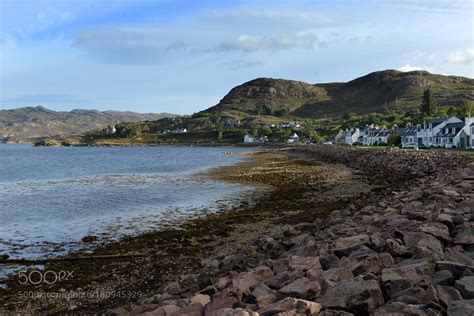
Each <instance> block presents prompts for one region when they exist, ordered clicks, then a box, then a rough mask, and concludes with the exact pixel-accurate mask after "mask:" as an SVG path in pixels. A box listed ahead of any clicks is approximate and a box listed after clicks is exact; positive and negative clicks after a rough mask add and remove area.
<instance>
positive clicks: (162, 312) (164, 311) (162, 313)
mask: <svg viewBox="0 0 474 316" xmlns="http://www.w3.org/2000/svg"><path fill="white" fill-rule="evenodd" d="M180 309H181V307H179V306H177V305H174V304H172V305H165V306H161V307H159V308H157V309H155V310H153V311H151V312H149V313H146V315H148V316H168V315H171V314H172V313H174V312H177V311H179V310H180Z"/></svg>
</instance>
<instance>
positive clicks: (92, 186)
mask: <svg viewBox="0 0 474 316" xmlns="http://www.w3.org/2000/svg"><path fill="white" fill-rule="evenodd" d="M243 151H248V149H239V148H199V147H150V148H34V147H32V146H29V145H0V253H7V254H9V255H10V256H11V257H13V258H18V257H21V258H38V257H45V256H50V255H55V254H61V253H64V252H67V251H70V250H71V249H77V248H81V247H84V244H83V243H82V242H81V239H82V238H83V237H84V236H87V235H95V236H99V237H100V241H99V242H103V241H108V240H115V239H117V238H119V237H121V236H124V235H130V234H131V235H133V234H137V233H140V232H144V231H147V230H151V229H157V228H159V227H163V226H164V225H167V224H170V223H176V222H177V221H179V220H180V219H182V218H183V217H189V216H191V215H193V214H194V215H196V214H202V213H203V212H212V211H215V210H216V209H217V207H219V206H223V205H227V206H228V205H229V204H231V202H232V201H238V200H239V199H242V198H243V196H244V195H245V194H246V193H247V192H249V190H251V188H250V187H248V186H241V185H238V184H229V183H223V182H218V181H212V180H208V179H205V178H203V177H196V176H195V175H196V173H199V172H201V171H204V170H206V169H209V168H212V167H216V166H222V165H230V164H234V163H236V162H238V161H240V160H242V159H243V158H242V156H238V155H228V154H226V153H227V152H243Z"/></svg>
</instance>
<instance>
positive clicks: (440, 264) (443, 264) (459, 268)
mask: <svg viewBox="0 0 474 316" xmlns="http://www.w3.org/2000/svg"><path fill="white" fill-rule="evenodd" d="M436 267H437V268H438V269H439V270H448V271H450V272H451V273H452V274H453V276H454V278H455V279H458V278H459V277H460V276H461V275H462V274H463V273H464V272H465V271H466V270H468V271H470V272H474V267H472V266H469V265H466V264H462V263H459V262H453V261H436Z"/></svg>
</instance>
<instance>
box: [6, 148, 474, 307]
mask: <svg viewBox="0 0 474 316" xmlns="http://www.w3.org/2000/svg"><path fill="white" fill-rule="evenodd" d="M287 148H288V149H285V148H280V149H268V150H266V151H265V152H261V153H258V154H255V155H254V156H255V157H254V159H253V160H252V162H251V163H248V164H242V165H237V166H233V167H223V169H221V170H217V171H216V173H215V174H214V176H217V177H218V178H220V179H223V180H226V181H237V182H240V183H242V182H244V183H245V182H246V181H250V182H257V183H262V182H263V183H264V184H265V185H271V186H272V187H273V188H274V189H273V190H269V191H268V192H266V193H265V194H263V195H262V196H261V197H260V198H258V199H256V200H255V201H249V202H247V203H243V205H240V206H239V207H237V208H236V209H233V210H230V211H226V212H220V213H215V214H209V215H206V216H205V217H203V218H197V219H192V220H189V221H188V222H186V223H183V226H182V227H181V229H173V230H167V231H159V232H154V233H151V234H148V235H146V236H138V237H134V238H130V239H125V240H122V241H121V242H120V243H116V244H112V245H105V246H104V247H103V248H101V249H98V250H97V251H96V252H95V254H96V255H107V254H127V253H133V251H135V252H136V251H137V249H139V250H144V249H145V250H147V253H146V255H145V256H144V257H133V256H132V257H129V258H120V259H117V260H114V261H113V262H110V260H107V259H95V260H94V263H91V262H89V263H86V262H83V261H81V260H76V261H74V260H71V261H70V262H68V265H67V267H73V268H74V271H75V273H77V274H76V275H77V276H80V277H83V278H82V279H81V280H70V281H69V282H63V283H61V284H57V285H53V286H49V287H46V288H44V287H43V288H42V287H41V286H40V287H36V288H34V289H33V290H34V291H40V290H47V291H50V292H59V293H74V292H77V291H79V290H78V289H80V291H86V290H87V291H89V290H93V291H99V292H100V291H102V292H106V291H112V293H116V291H119V290H121V291H126V292H127V291H128V292H127V293H130V291H132V292H133V293H132V294H134V293H137V291H140V293H141V294H140V297H136V296H135V297H128V298H123V297H113V298H112V297H107V298H105V299H104V298H103V297H102V298H101V297H93V298H90V299H87V300H80V299H74V300H70V301H67V300H61V299H59V300H58V299H56V300H49V301H47V302H45V301H44V300H32V299H29V300H27V301H25V300H21V299H18V297H17V300H16V301H14V299H15V296H14V295H15V289H14V290H13V291H10V293H7V294H9V295H10V296H8V297H7V302H9V305H7V306H6V310H8V311H12V310H15V309H17V310H21V311H24V310H25V308H26V303H27V302H28V303H30V304H31V305H30V306H32V308H34V311H36V312H42V313H49V314H55V313H56V314H61V313H64V312H67V311H69V312H73V313H76V312H77V313H99V312H101V313H103V312H106V311H108V312H110V313H111V314H118V315H127V314H128V315H136V314H141V313H145V312H147V311H150V312H151V311H153V312H157V313H160V311H161V312H163V311H165V310H167V309H170V308H173V309H174V310H182V312H183V313H186V311H187V312H189V313H191V311H192V310H193V308H195V309H197V310H199V311H200V312H199V311H197V312H196V311H195V312H196V313H197V314H199V313H202V311H203V310H204V311H205V312H206V313H207V312H212V311H213V310H214V312H215V311H216V308H217V307H220V308H223V307H226V308H237V307H242V308H244V309H246V310H248V311H257V310H258V311H259V312H262V313H263V314H264V315H266V313H267V312H265V308H270V307H271V306H273V305H272V304H278V302H277V301H278V299H280V298H281V297H282V295H283V297H288V296H291V297H293V298H292V299H296V300H300V301H301V299H305V300H310V301H304V302H306V303H304V302H303V303H304V304H306V305H305V306H310V307H311V306H313V305H311V304H317V305H314V306H316V307H318V306H319V307H318V308H319V309H321V308H325V309H328V311H329V310H330V309H331V308H335V309H337V310H341V309H342V310H346V311H356V310H357V311H360V312H361V313H369V312H370V313H372V312H373V311H374V310H375V309H376V308H386V309H385V312H386V313H387V312H390V311H391V310H390V309H387V308H389V307H390V306H391V305H390V304H392V303H391V302H392V301H390V297H391V296H393V295H394V294H393V293H391V292H390V284H391V283H390V282H392V281H391V280H390V282H389V283H386V281H384V280H385V279H382V280H380V278H381V277H382V276H383V273H382V272H384V271H386V269H397V268H396V267H397V266H398V265H402V267H405V265H404V264H405V261H406V260H408V262H412V261H413V260H414V259H407V258H410V257H411V256H414V258H417V257H416V256H417V254H419V253H422V254H424V255H426V256H428V257H430V256H435V257H434V258H435V259H434V260H436V258H437V260H440V259H442V258H443V257H439V251H440V250H438V248H436V249H437V250H436V251H438V252H434V250H433V249H432V248H430V247H431V246H428V248H426V247H427V246H425V244H424V243H425V242H429V243H431V244H433V245H438V244H437V243H436V242H435V241H434V240H432V239H430V238H433V237H429V235H427V234H426V233H424V234H422V235H420V238H421V243H422V244H411V243H410V242H408V239H406V238H408V237H405V240H403V239H402V240H401V241H400V237H398V235H397V234H399V233H398V232H397V231H401V234H402V236H411V235H409V234H413V233H412V232H411V230H410V229H415V231H417V230H416V229H417V227H419V225H420V224H416V225H415V226H413V225H414V224H415V222H416V221H420V220H421V221H423V220H422V218H423V216H424V215H416V216H417V217H413V218H416V220H415V222H414V223H413V224H411V222H410V221H412V220H414V219H412V218H411V217H409V218H408V219H407V218H406V216H407V215H406V213H403V212H402V213H401V214H399V213H397V212H400V210H404V208H403V209H402V206H403V207H406V206H405V205H411V204H410V203H414V201H417V200H419V201H421V202H417V203H430V201H431V202H434V201H436V202H435V203H445V204H446V203H448V204H446V205H451V204H452V203H460V202H462V201H470V199H473V198H474V194H471V195H469V192H470V191H469V187H467V188H466V187H458V186H455V187H454V188H453V185H452V184H451V183H462V181H464V182H466V181H468V183H469V181H471V180H462V177H463V176H462V173H461V174H460V172H461V170H465V168H469V167H467V166H472V163H471V165H469V161H468V160H467V158H465V157H461V156H460V155H454V154H448V153H440V152H398V151H377V152H374V151H370V150H360V149H353V148H345V147H338V146H334V147H332V146H297V147H287ZM462 168H464V169H462ZM471 169H472V167H471ZM468 170H469V169H468ZM459 177H460V178H459ZM459 179H461V180H459ZM469 179H470V178H469ZM472 179H474V175H472ZM460 181H461V182H460ZM465 185H466V184H465ZM424 186H428V188H433V189H429V190H431V191H426V190H425V189H423V187H424ZM407 189H409V190H407ZM439 190H441V191H439ZM470 190H471V192H472V187H471V188H470ZM411 191H413V192H411ZM438 192H442V193H441V194H442V196H443V199H441V200H440V198H439V194H440V193H438ZM443 192H446V195H443V194H444V193H443ZM451 192H455V193H451ZM430 194H434V195H433V197H430V196H431V195H430ZM449 194H451V195H452V196H449ZM457 197H463V198H462V199H459V198H457ZM430 198H431V199H432V200H430ZM456 198H457V200H456V201H454V199H456ZM446 199H453V202H449V201H447V200H446ZM439 201H441V202H439ZM450 203H451V204H450ZM443 205H444V204H443ZM453 205H454V204H453ZM418 209H420V206H419V205H418V206H417V207H416V208H415V210H414V211H417V210H418ZM421 210H422V209H421ZM421 210H419V211H421ZM462 210H463V208H461V212H464V211H462ZM414 211H413V212H414ZM377 212H379V213H381V214H382V215H380V214H379V213H377ZM384 212H385V213H384ZM437 212H439V211H437ZM392 213H393V214H392ZM329 214H331V216H330V217H328V215H329ZM397 214H398V215H397ZM436 214H437V213H436ZM461 214H462V215H461V216H462V217H464V219H463V221H462V223H465V221H468V220H469V219H468V218H466V216H467V215H466V213H461ZM367 216H369V217H370V216H374V217H373V218H372V219H369V218H367ZM376 216H378V217H376ZM386 216H391V217H388V219H390V220H392V221H395V224H390V223H391V222H387V223H386V222H383V221H382V219H383V218H385V217H386ZM410 216H411V215H410ZM413 216H415V215H413ZM399 218H400V220H401V219H403V220H404V221H403V223H404V224H403V225H401V226H400V227H398V226H399V225H396V220H397V219H399ZM356 222H357V223H356ZM372 222H374V223H376V222H380V224H378V225H376V226H374V225H375V224H371V223H372ZM421 223H422V222H421ZM391 225H396V226H395V229H398V230H395V232H394V234H395V237H389V236H390V235H384V234H385V233H384V234H382V235H380V233H379V230H380V229H382V231H385V230H386V231H387V234H392V232H393V227H392V226H391ZM437 225H438V224H437ZM443 225H444V224H443ZM462 225H464V224H462ZM412 226H413V228H411V227H412ZM435 226H436V225H435ZM438 226H439V225H438ZM462 227H464V226H461V227H459V228H458V227H457V226H456V228H455V229H454V230H453V231H452V234H454V235H455V234H457V232H458V231H460V232H462V229H463V228H462ZM407 229H408V232H404V230H407ZM431 233H432V234H433V232H431ZM377 234H379V235H377ZM418 234H420V233H418ZM434 234H435V235H436V233H434ZM361 236H367V237H363V238H362V237H361ZM368 236H376V239H374V240H373V239H372V237H370V238H369V237H368ZM440 237H441V238H442V240H444V238H446V237H445V236H444V235H443V236H440ZM359 238H361V239H360V240H359ZM366 238H369V239H366ZM391 238H393V240H395V241H396V243H401V244H400V245H399V246H397V247H398V248H393V249H392V248H390V247H389V248H387V247H388V246H387V243H388V244H390V245H392V244H393V242H392V241H390V240H392V239H391ZM453 238H454V237H453ZM456 238H457V237H456ZM368 240H370V242H369V241H368ZM379 241H380V242H379ZM382 241H383V242H384V243H385V244H384V243H382ZM374 243H375V244H374ZM438 243H439V241H438ZM431 244H430V245H431ZM315 245H318V246H317V247H316V246H315ZM384 245H385V246H384ZM393 245H395V244H393ZM447 246H449V244H447ZM447 246H446V247H447ZM364 247H365V248H364ZM403 247H405V248H403ZM436 247H438V246H436ZM439 247H441V246H439ZM449 249H451V248H449ZM449 249H448V248H446V250H445V251H446V252H447V253H448V256H452V253H453V251H458V252H459V251H461V250H449ZM453 249H457V248H453ZM362 250H363V251H362ZM448 250H449V251H451V252H448ZM361 251H362V252H361ZM442 251H443V250H441V252H442ZM352 252H354V254H356V253H357V254H358V255H357V256H355V257H353V256H352V254H351V253H352ZM345 256H348V257H349V258H347V259H344V258H345ZM374 256H375V257H374ZM463 256H465V255H464V254H456V256H455V257H456V258H464V257H463ZM292 258H293V259H292ZM295 258H298V260H302V261H301V262H300V261H298V262H299V263H298V264H299V265H301V264H303V265H304V262H313V261H314V265H315V266H314V269H310V270H308V269H306V270H305V269H304V266H303V270H302V271H300V270H299V269H295V268H294V267H292V264H296V263H291V262H292V260H295ZM367 258H372V259H370V260H369V259H367ZM303 259H304V260H303ZM382 259H383V264H382V267H380V263H377V265H376V267H375V266H374V264H375V263H374V262H379V261H380V260H382ZM288 260H289V261H288ZM360 260H362V261H360ZM365 260H369V261H365ZM371 260H372V261H371ZM374 260H375V261H374ZM410 260H411V261H410ZM457 260H464V259H457ZM289 262H290V263H289ZM431 262H433V263H431ZM288 264H290V266H288ZM308 264H313V263H308ZM347 264H349V266H348V265H347ZM431 264H433V265H434V261H430V263H429V267H430V269H429V271H430V272H427V273H433V272H434V271H435V269H434V268H432V267H431ZM321 265H322V266H321ZM352 265H355V266H356V267H359V268H357V269H356V270H352V269H355V268H353V267H352ZM64 267H65V266H64V263H63V264H61V263H51V264H50V265H48V268H51V269H61V268H64ZM423 267H424V266H423ZM347 269H349V270H347ZM403 269H405V268H403ZM431 269H432V270H431ZM258 271H260V272H258ZM262 271H263V272H262ZM310 271H312V272H311V273H310ZM347 271H349V272H350V276H349V275H348V274H347ZM394 271H398V270H394ZM403 271H405V270H403ZM81 273H83V274H81ZM255 273H257V274H255ZM260 273H263V274H264V275H265V277H264V276H263V275H261V274H260ZM328 273H329V274H328ZM334 273H335V274H334ZM361 273H362V274H361ZM384 273H385V272H384ZM393 273H395V272H393ZM397 273H398V272H397ZM270 274H271V275H270ZM282 274H283V275H285V276H286V277H285V278H288V279H285V280H283V279H281V280H280V281H278V282H277V283H272V284H273V285H271V287H270V289H265V291H267V292H268V291H269V292H268V293H267V294H265V295H264V296H263V297H265V299H264V301H259V300H260V295H262V293H260V294H256V293H254V294H252V293H253V292H251V291H252V289H253V288H254V287H255V286H257V283H254V282H255V281H258V282H264V280H266V279H268V280H266V281H265V282H276V281H271V279H272V278H276V275H282ZM256 275H260V277H259V278H261V279H258V280H253V281H251V279H255V277H256ZM337 275H340V276H343V277H342V278H341V279H340V278H336V279H332V278H333V277H334V276H337ZM411 277H412V276H411V275H407V276H402V277H401V279H407V278H408V279H409V281H410V283H409V284H408V290H410V289H411V288H412V287H415V285H416V283H415V282H416V280H414V281H413V283H412V280H411V279H410V278H411ZM456 277H457V278H459V277H460V276H459V275H457V276H456ZM246 278H250V279H246ZM262 278H263V279H262ZM265 278H266V279H265ZM298 278H299V279H298ZM295 279H297V280H296V281H295ZM236 280H237V281H236ZM238 280H246V281H238ZM298 280H299V281H298ZM307 280H309V281H307ZM373 280H378V282H379V284H381V285H380V286H382V289H381V288H380V287H379V286H378V285H377V286H375V283H374V282H373ZM293 281H295V282H297V281H298V282H311V283H310V284H311V288H310V290H309V292H307V291H308V289H307V288H306V286H309V285H308V284H307V283H305V284H306V285H304V286H303V288H299V287H298V286H296V285H293V288H292V292H289V293H287V294H286V295H285V294H284V293H283V292H282V289H283V286H286V285H288V286H289V285H290V283H291V282H293ZM242 282H244V283H242ZM246 282H247V283H246ZM248 282H250V283H248ZM354 282H355V283H354ZM394 282H397V281H396V280H395V281H394ZM11 284H12V285H13V286H15V284H14V280H12V283H11ZM239 284H242V286H243V285H244V284H252V285H251V287H250V288H247V287H245V286H244V287H243V288H242V287H240V285H239ZM258 284H260V285H258V286H260V288H261V287H262V286H263V287H264V288H265V286H266V287H268V286H267V285H268V284H269V283H258ZM264 284H267V285H265V286H264ZM291 284H293V283H291ZM298 284H299V283H298ZM395 284H398V283H395ZM451 285H452V284H451ZM299 286H302V285H299ZM313 286H317V288H313ZM338 286H340V287H342V288H341V289H339V290H340V291H342V292H341V293H346V294H344V295H349V294H350V293H349V294H347V292H344V289H345V288H344V286H351V291H352V292H354V291H355V292H357V291H359V290H360V292H357V293H356V294H354V295H356V296H355V298H347V300H348V301H347V302H350V303H345V302H342V301H338V302H335V303H334V302H331V301H328V299H326V300H325V298H326V297H325V296H324V295H325V294H328V295H329V293H332V292H330V291H331V289H332V288H334V289H338ZM354 286H356V288H354ZM367 286H368V287H369V288H367ZM387 286H388V288H387ZM397 286H398V285H397ZM415 288H416V287H415ZM402 289H407V285H405V288H402ZM16 290H19V287H18V286H17V287H16ZM22 290H24V288H23V289H22ZM422 290H423V291H426V290H427V288H426V287H424V288H423V289H422ZM295 291H296V292H295ZM300 291H303V292H300ZM364 291H370V293H372V294H371V295H370V297H372V296H373V297H374V299H375V300H376V301H373V302H367V301H364V300H363V299H364V297H366V296H367V292H364ZM387 291H388V292H387ZM352 292H351V293H352ZM0 293H2V292H0ZM120 293H121V292H120ZM336 293H337V292H336ZM364 293H365V294H364ZM423 293H424V292H423ZM196 294H199V295H201V296H199V297H200V298H202V296H205V297H206V299H205V302H204V301H203V302H201V303H199V304H196V302H194V303H193V299H196ZM252 295H254V296H252ZM268 295H270V296H269V297H268ZM331 295H332V296H334V293H333V294H331ZM331 295H329V296H331ZM251 297H254V298H253V299H252V300H249V298H251ZM8 299H10V301H8ZM344 299H346V297H343V298H342V300H344ZM354 299H357V300H358V301H356V302H355V301H354ZM209 300H211V303H209ZM255 300H256V301H255ZM262 300H263V298H262ZM314 300H316V301H317V303H313V301H314ZM433 300H434V299H433ZM2 303H3V302H2ZM303 303H301V302H300V303H298V304H300V305H301V304H303ZM310 303H311V304H310ZM295 304H296V303H295ZM304 304H303V305H304ZM308 304H309V305H308ZM331 304H333V305H331ZM334 304H347V305H334ZM384 304H385V305H387V306H388V307H385V306H383V305H384ZM397 304H401V305H400V306H398V305H397V306H398V307H399V308H401V309H403V308H408V307H406V306H405V305H406V304H407V303H406V302H405V301H401V302H398V301H397ZM403 304H405V305H403ZM443 304H444V303H443ZM300 305H298V306H300ZM448 305H449V304H448ZM314 306H313V307H314ZM430 306H431V305H428V307H426V308H430ZM313 307H311V308H313ZM275 308H276V307H275ZM280 308H281V307H280ZM305 308H306V307H305ZM308 308H309V307H308ZM442 308H444V309H446V304H445V305H444V307H441V309H442ZM285 310H291V308H290V307H288V309H287V308H285V309H283V311H285ZM302 312H304V313H307V312H308V310H304V311H302ZM272 313H273V312H272ZM211 314H212V313H211Z"/></svg>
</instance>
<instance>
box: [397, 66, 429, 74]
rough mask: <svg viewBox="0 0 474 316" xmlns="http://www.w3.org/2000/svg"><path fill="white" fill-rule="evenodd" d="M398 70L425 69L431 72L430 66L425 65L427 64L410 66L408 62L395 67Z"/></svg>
mask: <svg viewBox="0 0 474 316" xmlns="http://www.w3.org/2000/svg"><path fill="white" fill-rule="evenodd" d="M397 70H399V71H403V72H409V71H415V70H426V71H428V72H433V68H432V67H427V66H412V65H410V64H405V65H404V66H402V67H399V68H397Z"/></svg>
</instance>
